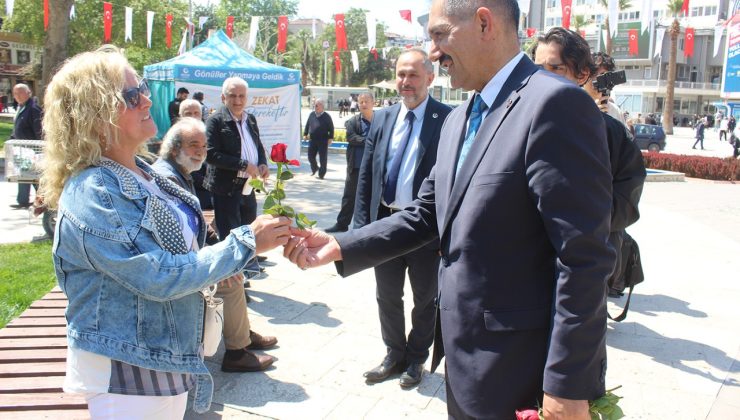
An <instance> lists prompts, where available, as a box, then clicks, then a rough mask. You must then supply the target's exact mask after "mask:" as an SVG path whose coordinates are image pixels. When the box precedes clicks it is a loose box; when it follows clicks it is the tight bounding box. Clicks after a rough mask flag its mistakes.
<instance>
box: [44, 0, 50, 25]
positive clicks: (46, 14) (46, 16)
mask: <svg viewBox="0 0 740 420" xmlns="http://www.w3.org/2000/svg"><path fill="white" fill-rule="evenodd" d="M44 30H45V31H48V30H49V0H44Z"/></svg>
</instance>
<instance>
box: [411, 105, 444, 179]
mask: <svg viewBox="0 0 740 420" xmlns="http://www.w3.org/2000/svg"><path fill="white" fill-rule="evenodd" d="M441 122H442V119H441V118H439V113H437V101H435V100H434V98H432V97H431V96H430V97H429V102H428V103H427V108H426V110H424V122H423V125H422V126H421V132H420V133H419V147H418V151H417V152H416V164H415V165H414V173H416V170H417V169H418V168H419V165H420V164H421V161H422V160H423V159H424V155H425V154H426V152H427V149H428V148H429V143H430V142H431V141H432V139H433V137H434V136H433V134H434V132H435V130H436V129H437V127H438V125H439V124H440V123H441Z"/></svg>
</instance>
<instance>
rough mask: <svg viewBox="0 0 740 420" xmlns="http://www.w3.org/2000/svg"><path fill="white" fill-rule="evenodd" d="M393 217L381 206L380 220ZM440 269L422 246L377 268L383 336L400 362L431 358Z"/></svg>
mask: <svg viewBox="0 0 740 420" xmlns="http://www.w3.org/2000/svg"><path fill="white" fill-rule="evenodd" d="M389 215H390V212H389V211H388V208H387V207H385V206H383V205H381V207H380V209H379V210H378V219H382V218H384V217H387V216H389ZM407 268H408V273H409V282H410V284H411V290H412V292H413V296H414V309H413V310H412V311H411V322H412V328H411V331H410V332H409V335H408V339H407V337H406V321H405V316H404V310H403V287H404V282H405V280H406V269H407ZM438 269H439V255H438V253H437V250H436V249H432V248H431V247H429V246H422V247H421V248H419V249H417V250H415V251H411V252H409V253H408V254H405V255H403V256H400V257H396V258H394V259H392V260H390V261H388V262H385V263H383V264H380V265H378V266H376V267H375V279H376V286H377V289H376V296H375V297H376V299H377V301H378V313H379V314H380V333H381V335H382V337H383V342H384V343H385V345H386V347H387V348H388V356H389V357H390V358H391V359H392V360H394V361H396V362H401V363H404V362H406V363H424V362H425V361H426V360H427V357H428V356H429V348H430V347H431V346H432V342H433V341H434V318H435V307H434V298H435V297H436V296H437V270H438Z"/></svg>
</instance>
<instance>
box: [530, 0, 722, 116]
mask: <svg viewBox="0 0 740 420" xmlns="http://www.w3.org/2000/svg"><path fill="white" fill-rule="evenodd" d="M644 2H650V3H652V16H651V19H650V23H649V27H648V28H647V29H646V30H644V31H643V28H642V24H641V20H642V16H641V13H642V10H643V3H644ZM667 3H668V1H667V0H632V1H631V2H630V7H629V8H627V9H625V10H621V11H620V13H619V19H618V25H617V31H618V32H617V35H616V36H614V37H613V38H612V45H613V51H612V56H613V57H614V58H615V60H616V63H617V68H618V69H620V70H625V72H626V74H627V83H625V84H623V85H619V86H617V87H615V88H614V91H613V93H612V95H613V97H614V99H615V101H616V103H617V104H618V105H619V106H620V108H622V110H624V111H627V112H629V113H630V114H631V115H634V114H637V113H641V114H643V115H644V114H647V113H662V112H663V109H664V107H665V106H666V104H665V96H666V86H667V79H668V61H669V54H670V48H671V39H670V35H669V33H668V30H669V29H670V25H671V23H672V22H673V20H674V17H673V16H672V15H671V14H670V13H669V12H668V9H667ZM729 3H730V0H692V1H691V3H690V9H689V15H688V16H687V17H681V18H680V19H679V23H680V24H681V34H680V35H679V36H678V45H677V47H678V51H677V56H676V83H675V89H674V101H673V104H672V106H673V110H674V115H675V116H676V117H677V119H678V123H679V125H687V124H689V123H690V122H691V121H692V119H693V116H694V115H696V114H708V113H714V111H715V106H714V104H715V103H717V102H719V101H720V100H721V98H720V83H721V77H722V65H723V62H724V58H725V54H726V51H727V48H726V31H723V32H722V35H721V38H720V40H719V49H718V52H717V54H716V55H715V54H714V44H715V27H716V26H717V25H719V24H722V23H723V22H724V21H725V20H726V19H727V17H728V16H727V14H728V9H729V8H730V4H729ZM541 7H544V13H542V14H541V16H542V17H543V18H544V19H543V22H544V25H543V26H542V27H537V29H539V30H542V31H547V30H549V29H550V28H552V27H554V26H562V11H561V5H560V0H532V2H531V15H533V16H535V15H537V16H539V10H538V9H539V8H541ZM572 7H573V12H572V20H571V29H576V28H574V27H573V23H574V22H575V17H576V16H581V17H582V18H583V20H585V21H586V25H584V26H582V27H580V28H578V30H580V31H581V32H582V33H584V34H585V38H586V40H587V41H588V42H589V44H590V45H591V47H592V50H593V51H603V50H605V32H606V30H605V26H606V25H605V23H606V22H605V21H606V19H607V16H608V11H607V9H606V7H604V6H603V5H602V4H601V1H600V0H573V6H572ZM528 23H530V24H531V23H534V21H533V20H530V21H529V22H528ZM687 27H691V28H694V30H695V40H694V53H693V56H691V57H686V56H685V45H684V36H685V30H686V28H687ZM630 29H636V30H637V31H638V34H639V36H638V41H639V42H638V46H639V51H638V53H637V54H636V55H634V54H633V55H630V54H629V41H628V34H629V30H630ZM661 31H665V35H664V37H663V39H662V42H660V39H659V38H660V37H659V33H660V32H661Z"/></svg>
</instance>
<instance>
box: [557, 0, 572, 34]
mask: <svg viewBox="0 0 740 420" xmlns="http://www.w3.org/2000/svg"><path fill="white" fill-rule="evenodd" d="M572 4H573V0H560V7H561V8H562V10H563V28H565V29H570V12H571V6H572Z"/></svg>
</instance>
